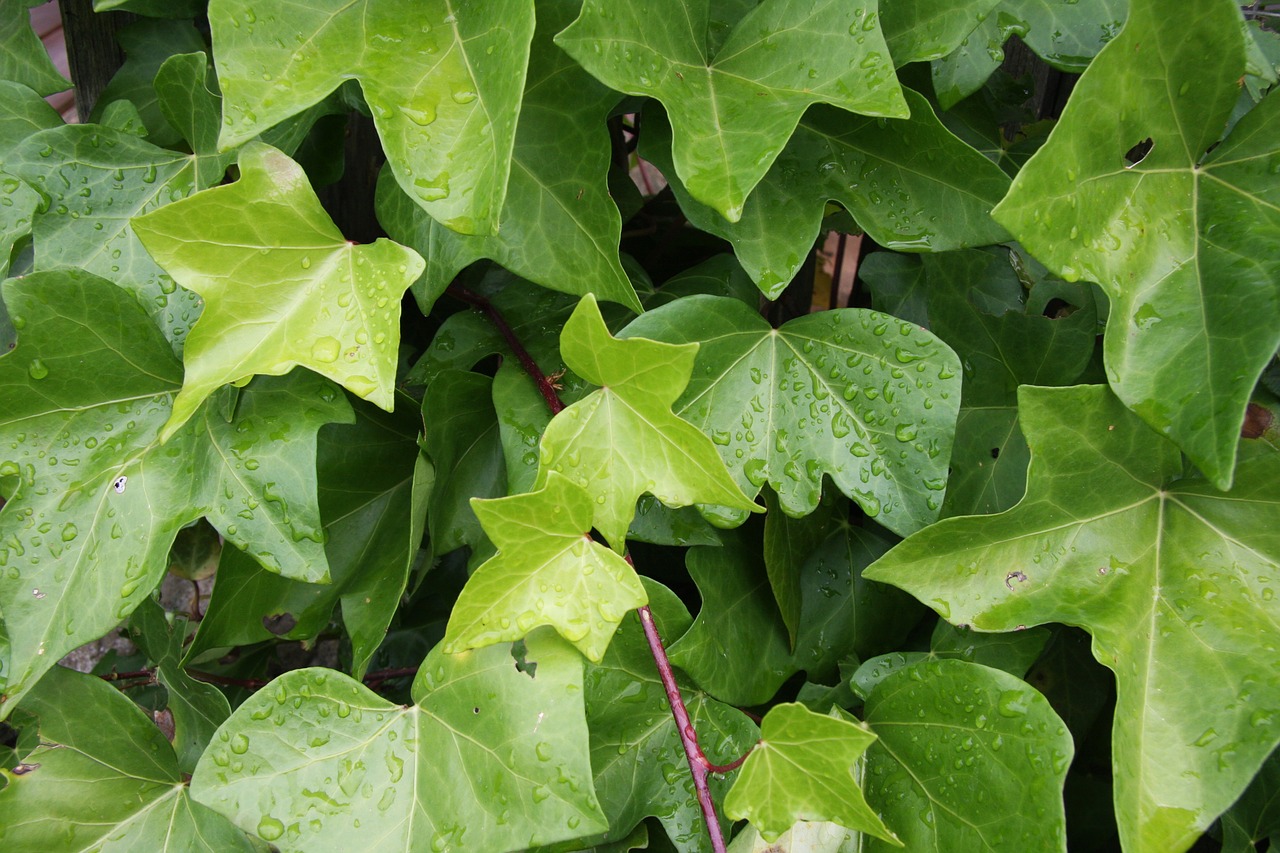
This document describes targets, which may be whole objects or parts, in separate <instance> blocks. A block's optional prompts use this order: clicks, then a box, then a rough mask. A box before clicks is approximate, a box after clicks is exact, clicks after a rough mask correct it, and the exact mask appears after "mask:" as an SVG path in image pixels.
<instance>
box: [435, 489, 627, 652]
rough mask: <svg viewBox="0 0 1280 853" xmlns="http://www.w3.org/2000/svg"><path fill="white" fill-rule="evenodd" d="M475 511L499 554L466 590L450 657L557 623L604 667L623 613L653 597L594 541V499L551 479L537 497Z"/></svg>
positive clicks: (453, 621)
mask: <svg viewBox="0 0 1280 853" xmlns="http://www.w3.org/2000/svg"><path fill="white" fill-rule="evenodd" d="M472 505H473V506H474V507H475V510H476V515H477V516H478V517H479V518H480V523H481V524H483V525H484V529H485V532H486V533H488V534H489V538H490V539H492V540H493V544H494V545H496V546H497V547H498V553H497V554H496V555H495V556H493V557H491V558H490V559H488V560H486V561H485V562H484V564H483V565H481V566H480V568H478V569H476V571H475V573H474V574H473V575H472V576H471V578H470V580H468V581H467V585H466V586H465V587H463V589H462V595H460V596H459V597H458V601H457V603H456V604H454V606H453V611H452V613H451V615H450V616H449V627H448V628H447V629H446V630H445V635H444V643H445V646H444V647H445V651H446V652H449V653H455V652H460V651H463V650H465V649H474V648H480V647H482V646H487V645H490V644H491V643H498V642H503V641H510V640H518V639H520V638H522V637H524V636H525V635H526V634H528V633H529V631H531V630H532V629H533V628H536V627H538V626H540V625H551V626H552V627H554V628H555V629H556V631H558V632H559V633H560V636H562V637H564V638H565V639H566V640H568V641H569V642H571V643H573V644H574V646H576V647H577V649H578V651H580V652H582V653H583V654H584V655H586V657H587V659H588V660H591V661H595V662H597V663H598V662H599V661H600V659H601V657H603V656H604V652H605V649H607V648H608V647H609V641H610V640H611V639H613V634H614V632H615V631H616V630H617V628H618V623H619V622H621V621H622V616H623V614H624V613H626V612H627V611H628V610H634V609H635V608H637V607H641V606H643V605H645V604H647V603H648V600H649V599H648V597H647V596H646V595H645V592H644V587H642V586H641V585H640V579H639V578H638V577H636V573H635V571H634V570H633V569H632V568H631V566H629V565H628V564H627V562H626V560H624V559H622V558H621V557H619V556H618V555H617V554H615V553H613V552H612V551H610V550H609V549H608V548H606V547H604V546H603V545H601V544H599V543H597V542H595V541H593V540H592V539H591V511H592V509H593V507H594V503H593V501H592V500H591V496H590V495H588V494H587V493H586V492H585V491H584V490H583V489H581V488H579V487H578V486H576V485H574V484H573V483H571V482H570V481H569V480H568V479H567V478H565V477H562V476H560V475H559V474H551V475H548V477H547V479H546V485H545V486H544V487H543V488H541V489H539V490H538V491H535V492H530V493H528V494H523V495H512V496H511V497H506V498H497V499H495V500H488V501H483V500H476V501H473V502H472Z"/></svg>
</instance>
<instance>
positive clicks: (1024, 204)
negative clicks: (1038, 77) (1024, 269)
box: [995, 0, 1280, 488]
mask: <svg viewBox="0 0 1280 853" xmlns="http://www.w3.org/2000/svg"><path fill="white" fill-rule="evenodd" d="M1131 5H1132V9H1131V13H1130V17H1129V22H1128V24H1127V25H1126V26H1125V29H1124V31H1123V32H1122V33H1121V34H1120V35H1119V36H1118V37H1117V38H1116V39H1115V40H1114V41H1113V42H1111V43H1110V44H1109V45H1108V46H1107V47H1106V48H1105V49H1104V50H1103V51H1102V53H1100V54H1099V55H1098V58H1097V59H1096V60H1095V61H1094V63H1093V64H1092V65H1091V66H1090V68H1089V70H1088V71H1087V72H1086V73H1085V75H1084V77H1083V78H1081V81H1080V84H1079V85H1078V86H1077V87H1076V90H1075V91H1074V93H1073V94H1072V98H1071V104H1070V105H1069V107H1068V108H1067V110H1066V111H1065V112H1064V113H1063V116H1062V120H1061V122H1060V123H1059V125H1058V127H1057V129H1056V130H1055V131H1054V133H1053V134H1052V136H1050V138H1049V141H1048V142H1047V143H1046V144H1045V146H1044V147H1043V148H1041V149H1040V151H1039V152H1037V154H1036V155H1035V156H1034V157H1032V159H1031V161H1030V162H1028V163H1027V165H1026V167H1025V168H1024V169H1023V171H1022V172H1021V174H1020V175H1019V176H1018V179H1017V180H1016V181H1015V183H1014V187H1013V189H1012V190H1011V191H1010V193H1009V196H1008V198H1006V199H1005V200H1004V201H1003V202H1001V203H1000V206H999V207H998V208H996V211H995V216H996V218H997V219H998V220H999V221H1000V222H1001V223H1003V224H1004V225H1005V227H1007V228H1008V229H1009V230H1010V231H1011V232H1012V233H1013V234H1014V236H1016V237H1017V238H1018V239H1019V240H1021V241H1022V243H1023V244H1024V245H1025V246H1026V247H1027V248H1028V249H1029V250H1030V251H1031V252H1032V253H1033V254H1034V255H1036V257H1037V258H1039V259H1040V260H1041V261H1043V262H1044V263H1045V264H1046V265H1047V266H1048V267H1049V268H1050V269H1052V270H1054V271H1055V272H1057V273H1059V274H1061V275H1063V276H1064V277H1066V278H1069V279H1073V278H1076V277H1082V278H1085V279H1088V280H1092V281H1096V282H1098V283H1099V284H1100V285H1102V287H1103V288H1104V289H1105V290H1106V292H1107V295H1108V296H1109V297H1110V299H1111V314H1110V322H1109V323H1108V324H1107V330H1106V338H1105V353H1106V364H1107V371H1108V381H1109V382H1110V383H1111V386H1112V387H1113V388H1114V389H1115V392H1116V394H1117V395H1118V396H1119V397H1120V399H1122V400H1124V402H1125V404H1126V405H1128V406H1129V407H1130V408H1132V409H1133V410H1134V411H1135V412H1137V413H1138V414H1139V415H1140V416H1141V417H1142V419H1143V420H1144V421H1146V422H1147V423H1148V424H1150V425H1151V426H1152V427H1153V428H1154V429H1155V430H1157V431H1158V432H1160V433H1162V434H1164V435H1167V436H1168V437H1170V438H1171V439H1172V440H1173V441H1175V442H1176V443H1177V444H1178V446H1179V447H1180V448H1181V449H1182V450H1183V452H1185V453H1186V454H1187V455H1188V456H1190V457H1191V459H1192V461H1193V462H1195V463H1196V465H1197V466H1199V467H1200V468H1201V470H1203V471H1205V473H1207V474H1208V475H1209V477H1210V478H1211V479H1212V480H1213V482H1214V483H1215V484H1217V485H1218V486H1219V487H1220V488H1227V487H1229V486H1230V484H1231V481H1232V480H1231V478H1232V468H1233V467H1234V463H1235V458H1236V442H1237V439H1238V437H1239V435H1240V425H1241V423H1242V421H1243V418H1244V407H1245V403H1246V401H1247V399H1248V396H1249V393H1250V392H1251V390H1252V388H1253V386H1254V383H1255V382H1256V381H1257V378H1258V376H1259V374H1260V373H1261V372H1262V369H1263V368H1264V367H1265V366H1266V364H1267V361H1268V360H1269V359H1270V358H1271V355H1272V354H1273V353H1274V352H1275V351H1276V348H1277V346H1280V324H1277V323H1276V322H1275V318H1276V317H1277V316H1280V261H1277V260H1276V258H1275V257H1266V258H1263V259H1261V260H1258V261H1255V260H1252V259H1251V247H1252V246H1254V245H1256V244H1258V243H1260V242H1261V243H1268V242H1273V241H1275V240H1277V239H1280V213H1277V202H1278V201H1280V183H1277V181H1276V180H1275V175H1274V173H1272V172H1271V167H1272V164H1273V162H1274V161H1275V159H1276V157H1278V156H1280V100H1277V99H1275V98H1271V99H1268V100H1266V101H1264V102H1263V103H1262V104H1261V105H1260V106H1259V107H1258V108H1257V109H1255V110H1253V111H1252V112H1250V113H1249V114H1248V115H1247V116H1246V117H1245V118H1244V119H1243V120H1241V122H1240V123H1239V124H1237V125H1236V126H1235V128H1234V129H1233V130H1232V132H1231V135H1230V136H1229V137H1228V138H1227V139H1226V140H1224V141H1223V142H1222V143H1221V144H1217V142H1218V138H1219V136H1220V134H1221V133H1222V130H1223V124H1224V123H1225V122H1226V120H1227V117H1228V116H1229V115H1230V113H1231V110H1232V107H1233V105H1234V104H1235V102H1236V99H1237V95H1238V92H1239V88H1238V84H1239V80H1240V78H1241V76H1242V75H1243V73H1244V50H1243V42H1242V36H1241V27H1240V18H1239V11H1238V9H1237V7H1236V6H1235V5H1234V4H1232V3H1228V2H1225V1H1224V2H1219V0H1198V2H1195V3H1190V4H1187V5H1186V6H1185V7H1183V9H1182V14H1180V15H1178V16H1176V17H1171V16H1169V15H1168V14H1166V10H1165V7H1164V5H1163V4H1161V3H1159V2H1153V0H1134V2H1133V3H1132V4H1131ZM1148 140H1149V141H1150V150H1149V151H1147V152H1145V153H1144V154H1139V153H1138V151H1139V150H1141V149H1136V150H1135V146H1144V145H1146V144H1147V141H1148ZM1215 144H1216V147H1213V146H1215ZM1210 147H1213V150H1212V152H1209V153H1207V154H1206V152H1207V151H1208V149H1209V148H1210ZM1126 152H1128V153H1126Z"/></svg>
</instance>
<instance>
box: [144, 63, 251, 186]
mask: <svg viewBox="0 0 1280 853" xmlns="http://www.w3.org/2000/svg"><path fill="white" fill-rule="evenodd" d="M152 85H153V86H154V87H155V90H156V100H157V102H158V105H159V107H160V112H161V114H162V115H163V116H164V117H165V119H166V120H167V121H168V122H169V125H170V126H171V127H173V128H174V129H175V130H176V131H177V132H178V134H179V135H181V136H182V138H183V139H185V140H186V142H187V145H188V146H190V148H191V150H192V151H193V152H195V153H196V154H198V155H200V156H199V157H198V158H197V159H196V170H197V175H196V185H197V186H199V187H201V188H203V187H210V186H214V185H215V184H217V183H219V182H220V181H221V180H222V176H223V174H224V173H226V171H227V167H228V166H230V165H231V164H232V163H234V162H235V160H236V152H234V151H226V152H222V153H219V152H218V128H219V127H220V126H221V125H222V99H221V98H220V97H218V95H217V91H216V89H217V81H216V80H213V79H212V76H211V75H210V74H209V58H208V57H207V56H205V54H204V52H203V51H200V52H196V53H182V54H177V55H176V56H171V57H169V58H168V59H166V60H165V61H164V63H163V64H162V65H161V66H160V68H159V70H157V71H156V76H155V80H154V82H153V83H152ZM211 85H212V90H211V88H210V86H211Z"/></svg>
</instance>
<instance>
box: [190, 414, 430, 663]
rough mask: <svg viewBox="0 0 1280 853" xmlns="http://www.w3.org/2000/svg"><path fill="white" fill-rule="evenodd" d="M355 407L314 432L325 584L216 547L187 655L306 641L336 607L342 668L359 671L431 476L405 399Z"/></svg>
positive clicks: (386, 613) (386, 619) (410, 544)
mask: <svg viewBox="0 0 1280 853" xmlns="http://www.w3.org/2000/svg"><path fill="white" fill-rule="evenodd" d="M355 411H356V419H355V423H353V424H349V425H348V424H332V425H329V426H326V427H324V428H323V429H321V430H320V431H319V433H318V434H317V449H316V481H317V482H316V487H317V492H318V496H319V502H320V515H321V518H322V519H323V520H324V539H325V545H324V554H325V559H326V560H327V562H328V564H329V573H330V581H331V582H330V583H328V584H323V585H318V584H312V583H305V582H302V581H297V580H291V579H289V578H287V577H282V576H280V575H278V574H276V573H274V572H268V571H265V570H263V569H262V567H261V566H259V565H258V564H257V563H256V562H255V561H254V560H252V559H250V558H248V557H247V556H245V555H244V554H243V553H242V552H241V551H239V550H236V549H234V548H226V549H224V550H223V552H222V561H221V562H220V564H219V566H218V583H216V584H215V585H214V587H213V596H212V598H211V599H210V601H209V604H208V606H207V608H206V610H205V616H204V619H203V620H201V622H200V629H199V631H198V632H197V633H196V636H195V639H194V640H193V642H192V644H191V650H190V653H189V656H190V657H196V656H197V655H199V654H201V653H202V652H205V651H208V650H210V649H217V648H225V647H229V646H244V645H250V644H252V643H259V642H262V641H264V640H271V639H274V638H276V637H283V638H285V639H290V640H309V639H311V638H313V637H315V636H316V635H317V634H319V633H320V631H322V630H324V629H325V628H326V627H328V625H329V623H330V620H331V618H333V608H334V605H335V604H340V605H341V607H342V624H343V627H344V628H346V631H347V634H348V636H349V637H350V638H351V657H352V668H351V671H352V673H353V674H354V675H355V676H357V677H359V676H361V675H362V674H363V673H364V670H365V668H366V667H367V666H368V663H369V660H370V658H372V657H373V654H374V652H375V651H376V650H377V648H378V646H379V645H380V644H381V643H382V641H383V639H384V638H385V636H386V633H387V627H388V626H389V625H390V624H391V619H392V616H393V615H394V613H395V610H396V608H397V607H398V606H399V602H400V598H401V596H402V595H403V594H404V590H405V586H406V584H407V582H408V578H409V569H410V566H411V565H412V563H413V560H414V557H415V556H416V555H417V552H418V548H419V546H420V545H421V543H422V529H423V526H424V517H425V515H426V507H425V506H424V504H425V503H426V496H427V495H429V494H430V492H431V487H432V483H433V473H432V469H431V466H430V464H429V463H428V462H427V461H426V460H425V459H424V458H423V457H422V456H421V455H420V454H419V452H418V444H417V437H418V432H419V430H420V428H421V419H420V418H419V416H418V414H417V412H416V411H415V409H414V407H413V406H411V405H408V401H407V400H401V406H399V407H398V408H397V411H396V412H395V413H391V414H389V413H386V412H383V411H382V410H381V409H376V408H374V407H372V406H370V405H367V404H364V405H358V406H356V407H355ZM286 614H287V616H288V618H289V619H291V620H292V627H290V628H289V629H287V630H285V631H283V632H281V631H280V630H279V629H278V627H277V625H278V624H279V622H278V621H277V620H278V619H279V617H284V616H286ZM267 626H271V628H276V630H271V628H269V627H267Z"/></svg>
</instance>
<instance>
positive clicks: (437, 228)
mask: <svg viewBox="0 0 1280 853" xmlns="http://www.w3.org/2000/svg"><path fill="white" fill-rule="evenodd" d="M578 6H579V3H578V2H577V0H553V2H545V0H544V2H540V3H538V25H537V29H536V31H535V32H534V36H533V45H532V47H531V55H530V57H529V71H528V78H527V80H526V82H525V94H524V100H523V102H522V103H521V105H520V120H519V123H518V124H517V126H516V140H515V148H514V150H513V151H512V155H511V160H512V163H511V166H512V168H511V178H510V181H509V183H508V184H507V197H506V202H505V204H504V205H503V208H502V214H501V217H500V218H501V222H502V228H501V229H500V230H499V231H498V232H497V233H496V234H493V235H484V236H467V235H464V234H459V233H457V232H455V231H452V230H450V229H448V228H446V227H445V226H443V225H441V224H439V223H438V222H436V221H435V220H434V219H432V218H431V217H429V216H427V214H426V212H425V211H424V210H423V209H422V208H420V207H419V206H418V205H416V204H414V203H413V201H412V200H411V199H410V198H409V196H407V195H406V194H405V193H404V192H403V191H401V190H399V189H398V187H397V185H396V184H395V183H394V182H393V181H392V180H391V178H390V176H389V175H388V174H387V170H385V169H384V170H383V174H382V175H381V176H380V178H379V180H378V201H377V205H378V221H379V222H381V223H382V225H383V227H384V228H386V229H387V233H388V234H389V235H390V236H391V237H392V238H393V239H396V240H399V241H400V242H402V243H404V244H406V245H409V246H413V247H414V248H415V249H418V251H420V252H421V253H422V256H423V257H424V258H426V259H427V271H426V274H425V276H424V277H423V278H422V279H419V281H418V282H417V283H416V284H415V285H414V288H415V290H414V293H415V295H417V297H418V304H419V305H422V306H430V305H432V304H434V302H435V301H436V299H437V298H438V297H439V296H440V294H441V293H443V292H444V289H445V288H446V287H447V286H448V285H449V282H451V281H453V279H454V278H455V277H456V276H457V274H458V273H459V272H460V271H461V270H462V269H463V268H464V267H466V266H468V265H470V264H471V263H473V262H474V261H477V260H479V259H481V258H491V259H493V260H494V261H495V262H497V263H499V264H501V265H502V266H504V267H506V268H507V269H509V270H511V271H512V272H513V273H515V274H516V275H519V276H521V277H523V278H526V279H528V280H529V281H532V282H534V283H536V284H540V285H542V286H543V287H549V288H552V289H554V290H560V291H563V292H565V293H571V294H574V295H578V296H581V295H583V294H586V293H594V294H595V295H596V298H597V299H601V300H607V301H610V302H617V303H620V304H622V305H626V306H627V307H629V308H631V309H632V310H634V311H639V310H640V302H639V300H638V299H637V298H636V294H635V289H634V288H633V287H632V286H631V282H630V281H629V280H628V278H627V274H626V273H625V272H623V269H622V265H621V263H619V260H618V241H619V239H620V235H621V230H622V221H621V219H620V217H619V215H618V208H617V206H616V205H615V204H614V202H613V200H612V199H611V198H610V197H609V190H608V186H607V181H606V178H607V175H608V172H609V160H610V156H611V147H610V141H609V134H608V132H607V129H606V128H605V119H606V118H607V117H608V114H609V110H610V108H611V107H612V106H613V105H614V103H615V102H616V101H617V99H618V96H617V93H615V92H613V91H612V90H610V89H607V88H605V87H604V86H602V85H600V83H598V82H596V80H595V78H593V77H592V76H591V75H590V74H588V73H587V72H586V71H584V70H583V69H582V68H581V66H579V65H578V64H577V63H576V62H574V61H573V60H572V59H571V58H570V57H569V56H568V54H566V53H565V52H564V51H563V50H561V49H560V48H558V47H556V45H555V43H554V42H553V41H552V40H551V39H552V36H553V35H555V33H557V32H559V31H560V30H561V29H564V27H565V26H566V25H567V24H568V23H569V22H570V20H572V18H573V17H574V15H575V14H576V13H577V9H578Z"/></svg>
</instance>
